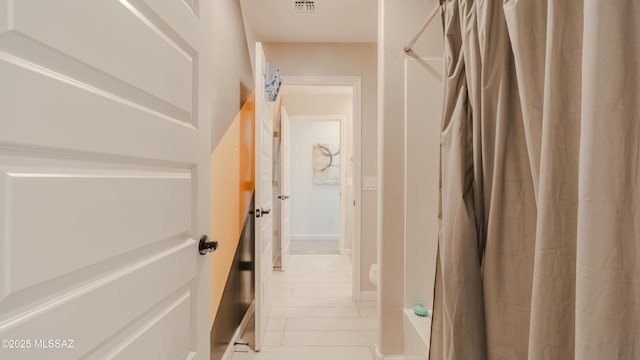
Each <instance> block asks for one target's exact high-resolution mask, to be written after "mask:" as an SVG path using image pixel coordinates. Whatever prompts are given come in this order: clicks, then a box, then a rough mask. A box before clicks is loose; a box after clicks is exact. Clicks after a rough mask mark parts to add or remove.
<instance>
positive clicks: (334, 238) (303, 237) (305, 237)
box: [289, 234, 340, 241]
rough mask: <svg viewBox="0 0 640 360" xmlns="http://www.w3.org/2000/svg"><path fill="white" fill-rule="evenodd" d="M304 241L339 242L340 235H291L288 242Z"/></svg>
mask: <svg viewBox="0 0 640 360" xmlns="http://www.w3.org/2000/svg"><path fill="white" fill-rule="evenodd" d="M305 240H321V241H337V240H340V234H295V235H293V234H291V235H289V241H305Z"/></svg>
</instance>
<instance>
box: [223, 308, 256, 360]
mask: <svg viewBox="0 0 640 360" xmlns="http://www.w3.org/2000/svg"><path fill="white" fill-rule="evenodd" d="M255 309H256V302H255V300H254V301H252V302H251V305H249V308H248V309H247V312H246V313H244V316H243V317H242V321H240V325H238V328H237V329H236V332H235V333H234V334H233V337H232V338H231V342H230V343H229V345H228V346H227V350H225V352H224V355H222V360H231V358H233V353H234V352H235V350H236V345H235V342H236V341H238V339H239V338H240V336H242V333H244V331H245V330H246V329H247V325H249V320H251V316H252V315H253V312H254V311H255Z"/></svg>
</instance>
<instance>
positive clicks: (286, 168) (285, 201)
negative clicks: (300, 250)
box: [280, 107, 291, 271]
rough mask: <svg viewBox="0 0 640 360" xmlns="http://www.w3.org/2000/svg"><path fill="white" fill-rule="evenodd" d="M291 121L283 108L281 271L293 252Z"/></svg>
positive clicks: (281, 128)
mask: <svg viewBox="0 0 640 360" xmlns="http://www.w3.org/2000/svg"><path fill="white" fill-rule="evenodd" d="M289 121H290V119H289V114H287V110H286V109H285V108H284V107H283V108H282V117H281V122H282V123H281V124H280V131H281V133H280V136H281V140H282V153H281V154H280V181H281V184H280V189H281V194H280V202H281V206H280V249H281V250H280V251H281V253H280V262H281V264H282V265H281V270H282V271H286V267H287V261H288V259H289V253H290V252H291V247H290V239H291V236H290V234H289V229H290V228H291V226H290V213H291V212H290V209H289V197H290V196H291V192H290V178H291V176H290V173H291V165H290V159H291V157H290V144H291V132H290V129H291V127H290V122H289Z"/></svg>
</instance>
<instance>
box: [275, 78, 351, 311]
mask: <svg viewBox="0 0 640 360" xmlns="http://www.w3.org/2000/svg"><path fill="white" fill-rule="evenodd" d="M282 82H283V84H284V85H347V86H352V87H353V157H354V162H353V163H354V166H353V197H354V200H355V202H356V205H355V209H354V217H355V219H354V220H355V229H354V230H355V231H354V232H355V234H354V236H353V244H352V256H351V262H352V266H353V271H352V274H353V275H352V276H353V280H352V296H353V299H354V300H356V301H359V300H360V278H361V273H362V272H361V269H360V253H361V248H362V245H361V244H362V242H361V238H360V236H361V226H362V221H361V213H362V189H361V183H362V166H361V164H362V77H361V76H283V77H282Z"/></svg>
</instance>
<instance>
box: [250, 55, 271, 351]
mask: <svg viewBox="0 0 640 360" xmlns="http://www.w3.org/2000/svg"><path fill="white" fill-rule="evenodd" d="M266 63H267V60H266V58H265V56H264V51H263V50H262V44H261V43H256V63H255V71H254V74H255V85H256V168H255V174H256V193H255V199H256V201H255V216H256V225H255V226H256V238H255V241H256V269H255V274H256V275H255V276H256V277H255V286H256V288H255V292H256V300H255V329H256V339H255V341H256V350H258V351H259V350H260V349H262V344H263V342H264V336H265V334H266V331H267V320H268V319H269V312H270V311H271V275H272V273H273V223H272V219H271V208H272V203H273V184H272V181H273V112H272V105H271V102H269V98H268V95H267V92H266V91H265V75H266V71H265V68H266Z"/></svg>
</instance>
